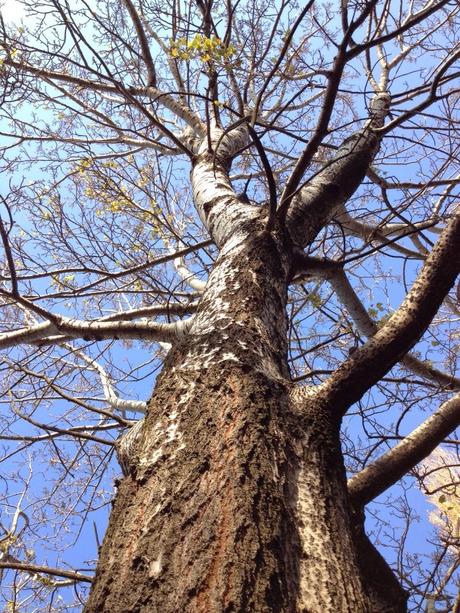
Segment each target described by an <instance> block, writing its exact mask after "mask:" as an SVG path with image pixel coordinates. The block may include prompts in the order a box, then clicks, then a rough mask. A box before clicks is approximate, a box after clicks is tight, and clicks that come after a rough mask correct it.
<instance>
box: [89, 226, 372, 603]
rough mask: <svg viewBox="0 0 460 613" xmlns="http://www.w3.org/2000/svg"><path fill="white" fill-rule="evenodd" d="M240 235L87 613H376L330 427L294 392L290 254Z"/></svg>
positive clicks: (122, 508) (109, 546)
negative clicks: (289, 355) (288, 310)
mask: <svg viewBox="0 0 460 613" xmlns="http://www.w3.org/2000/svg"><path fill="white" fill-rule="evenodd" d="M239 237H240V238H239V239H238V240H231V241H228V243H226V244H225V245H224V246H223V248H222V250H221V253H220V256H219V259H218V261H217V263H216V265H215V267H214V270H213V272H212V274H211V277H210V279H209V283H208V286H207V289H206V291H205V293H204V295H203V298H202V300H201V302H200V305H199V307H198V309H197V313H196V315H195V318H194V321H193V325H192V328H191V330H190V333H189V335H188V336H187V337H185V338H184V339H183V340H182V341H180V342H178V343H177V344H176V345H175V346H174V347H173V349H172V350H171V352H170V354H169V356H168V358H167V360H166V364H165V367H164V370H163V372H162V374H161V376H160V377H159V380H158V382H157V386H156V389H155V393H154V396H153V398H152V401H151V403H150V406H149V410H148V414H147V416H146V419H145V422H143V426H142V428H140V429H139V435H138V438H137V440H136V441H135V443H134V445H133V446H132V451H131V455H130V458H129V460H128V461H125V469H126V471H127V476H126V477H125V478H124V479H123V480H122V481H121V483H120V486H119V491H118V494H117V497H116V500H115V505H114V509H113V512H112V516H111V520H110V525H109V528H108V532H107V535H106V537H105V540H104V544H103V546H102V551H101V557H100V561H99V566H98V569H97V573H96V578H95V581H94V586H93V590H92V593H91V596H90V599H89V602H88V604H87V606H86V608H85V611H86V612H87V613H90V612H91V613H94V612H96V611H98V612H100V611H107V612H109V611H110V612H111V613H119V612H122V611H123V612H125V613H128V612H130V613H135V612H139V613H140V612H144V613H147V612H149V613H155V612H158V613H177V612H178V611H181V612H194V613H195V612H197V613H198V612H202V613H213V612H214V613H221V612H224V611H228V612H230V611H235V612H243V611H254V612H256V613H259V612H260V613H262V612H272V611H278V612H286V613H294V612H301V611H303V612H310V613H320V612H321V613H323V612H331V613H332V612H344V613H345V612H349V613H360V612H363V613H364V612H369V611H371V608H370V605H369V601H368V598H367V596H366V593H365V589H364V587H363V585H362V581H361V579H360V572H359V568H358V565H357V554H356V552H355V549H354V544H353V534H352V522H351V520H350V514H349V511H348V503H347V498H346V483H345V473H344V469H343V463H342V459H341V453H340V446H339V424H338V423H337V422H333V421H331V420H330V419H329V417H328V415H325V414H323V413H322V412H321V410H320V406H319V405H318V406H315V405H314V404H311V405H309V407H308V408H307V412H306V414H305V413H303V412H302V413H301V414H299V412H298V406H299V405H298V404H296V403H293V402H292V399H291V395H290V388H291V385H290V383H289V381H288V370H287V360H286V338H287V334H286V333H287V330H286V318H285V315H284V313H285V302H286V287H287V279H288V276H289V270H290V264H291V263H290V261H289V257H288V255H287V254H289V248H288V247H289V245H288V244H286V241H285V239H284V238H283V236H280V235H277V234H276V233H275V234H273V235H271V236H269V235H267V234H266V233H264V231H263V223H262V222H257V223H254V224H253V227H252V228H250V229H249V231H248V232H247V233H246V236H245V237H242V236H241V233H240V234H239ZM317 409H318V410H317ZM305 415H306V416H305Z"/></svg>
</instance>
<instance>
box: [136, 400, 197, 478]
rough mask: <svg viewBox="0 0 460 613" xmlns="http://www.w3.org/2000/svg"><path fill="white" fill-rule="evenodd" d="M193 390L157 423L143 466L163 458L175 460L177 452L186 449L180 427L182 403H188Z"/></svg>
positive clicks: (141, 460) (152, 432)
mask: <svg viewBox="0 0 460 613" xmlns="http://www.w3.org/2000/svg"><path fill="white" fill-rule="evenodd" d="M189 394H190V395H191V391H190V392H189V393H188V394H186V395H185V396H184V397H183V398H181V400H180V402H179V403H178V404H177V407H176V408H175V409H174V410H173V411H171V413H169V414H168V415H167V416H165V417H162V418H161V419H159V420H158V422H157V423H156V424H155V426H154V428H153V430H152V431H151V433H150V437H151V442H150V444H149V445H148V447H147V449H146V450H145V451H144V452H143V454H142V456H141V458H140V461H139V464H140V467H141V468H147V467H149V468H150V467H152V466H154V465H155V464H156V463H157V462H158V461H159V460H160V459H161V458H163V457H164V458H167V459H168V460H174V458H175V457H176V456H177V454H178V453H179V452H180V451H181V450H182V449H185V443H184V441H183V435H182V432H181V431H180V429H179V423H178V418H179V417H180V412H179V410H178V409H179V407H180V405H182V404H184V403H187V401H188V398H189Z"/></svg>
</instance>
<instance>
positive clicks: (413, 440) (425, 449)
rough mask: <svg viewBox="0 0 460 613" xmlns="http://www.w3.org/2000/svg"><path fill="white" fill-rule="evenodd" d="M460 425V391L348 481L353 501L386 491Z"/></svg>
mask: <svg viewBox="0 0 460 613" xmlns="http://www.w3.org/2000/svg"><path fill="white" fill-rule="evenodd" d="M459 425H460V394H457V395H456V396H454V397H453V398H451V399H450V400H448V401H447V402H445V403H444V404H442V405H441V407H440V408H439V409H438V410H437V411H436V413H434V414H433V415H430V417H428V419H426V420H425V421H424V422H423V423H422V424H421V425H420V426H418V428H416V429H415V430H414V431H413V432H411V434H409V435H408V436H406V437H405V438H404V439H403V440H402V441H401V442H400V443H398V444H397V445H395V447H393V449H390V451H388V452H387V453H386V454H384V455H383V456H381V457H380V458H378V459H377V460H376V461H375V462H373V464H370V465H369V466H367V467H366V468H364V469H363V470H362V471H361V472H359V473H358V474H356V475H355V476H354V477H352V478H351V479H350V480H349V481H348V491H349V495H350V498H351V501H352V503H353V505H355V506H363V505H365V504H367V503H368V502H370V501H371V500H373V499H374V498H376V497H377V496H379V495H380V494H382V493H383V492H384V491H385V490H386V489H388V488H389V487H390V486H391V485H393V484H394V483H396V482H397V481H399V479H401V478H402V477H403V476H404V475H405V474H406V473H407V472H408V471H409V470H410V469H411V468H413V467H414V466H415V465H416V464H418V463H419V462H421V461H422V460H423V459H424V458H426V457H427V456H428V455H429V454H430V453H431V452H432V451H433V449H435V447H437V446H438V445H439V444H440V443H441V442H442V440H443V439H444V438H445V437H446V436H448V435H449V434H450V433H451V432H452V431H453V430H455V428H457V427H458V426H459Z"/></svg>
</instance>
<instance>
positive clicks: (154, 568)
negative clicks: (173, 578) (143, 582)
mask: <svg viewBox="0 0 460 613" xmlns="http://www.w3.org/2000/svg"><path fill="white" fill-rule="evenodd" d="M162 557H163V556H162V554H161V553H160V555H159V556H158V558H157V559H156V560H152V561H151V562H150V567H149V577H150V578H151V579H156V578H157V577H159V576H160V575H161V571H162V570H163V565H162Z"/></svg>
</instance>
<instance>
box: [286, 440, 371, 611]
mask: <svg viewBox="0 0 460 613" xmlns="http://www.w3.org/2000/svg"><path fill="white" fill-rule="evenodd" d="M324 468H325V466H324V458H322V453H321V450H314V451H313V450H312V451H310V453H309V456H308V465H306V464H304V465H303V466H302V468H301V471H300V474H299V481H298V487H299V491H298V500H297V514H298V519H299V522H298V527H299V536H300V541H301V546H302V549H303V556H302V557H301V560H300V568H299V574H300V577H299V578H300V585H299V596H298V602H297V608H298V610H299V611H312V612H313V611H315V612H318V613H319V612H320V611H321V613H336V612H337V611H362V610H363V609H362V606H361V604H360V602H361V601H359V600H355V597H356V598H359V596H358V595H359V594H362V587H361V582H360V578H359V571H358V568H357V565H356V561H355V560H354V559H353V558H352V557H350V552H351V551H353V544H352V542H351V537H350V535H349V532H348V525H347V521H346V518H347V512H346V509H345V507H344V505H343V504H342V502H341V500H340V496H337V487H334V484H331V483H327V482H326V481H325V477H324Z"/></svg>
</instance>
